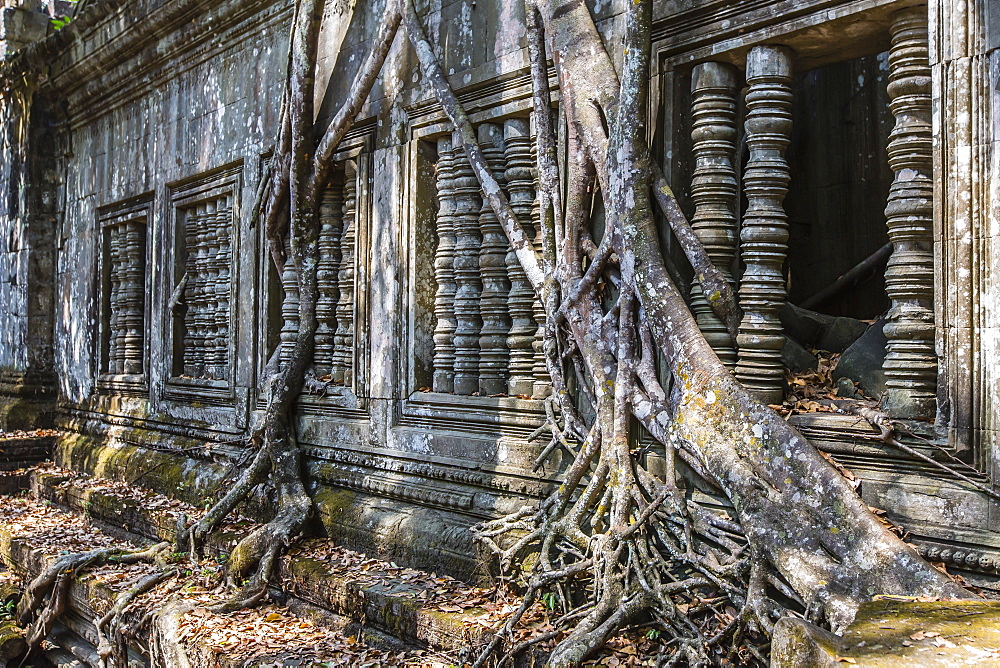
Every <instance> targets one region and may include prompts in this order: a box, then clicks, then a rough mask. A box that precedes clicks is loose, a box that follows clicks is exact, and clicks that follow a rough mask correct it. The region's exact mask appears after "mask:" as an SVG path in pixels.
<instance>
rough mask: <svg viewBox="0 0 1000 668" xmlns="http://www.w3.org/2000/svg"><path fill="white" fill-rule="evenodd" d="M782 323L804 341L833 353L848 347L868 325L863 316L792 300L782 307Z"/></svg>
mask: <svg viewBox="0 0 1000 668" xmlns="http://www.w3.org/2000/svg"><path fill="white" fill-rule="evenodd" d="M781 324H782V325H783V326H784V327H785V331H786V332H787V333H788V335H789V336H791V337H792V338H794V339H795V340H796V341H799V342H800V343H802V344H803V345H806V346H810V347H812V348H816V349H818V350H826V351H829V352H832V353H839V352H842V351H843V350H845V349H846V348H847V347H848V346H850V345H851V344H852V343H854V342H855V341H857V340H858V338H860V337H861V335H862V334H864V333H865V330H866V329H867V327H868V325H867V324H866V323H865V322H862V321H861V320H855V319H854V318H845V317H841V316H832V315H826V314H824V313H817V312H816V311H810V310H809V309H804V308H799V307H798V306H795V305H794V304H790V303H789V304H785V306H784V308H783V309H782V310H781Z"/></svg>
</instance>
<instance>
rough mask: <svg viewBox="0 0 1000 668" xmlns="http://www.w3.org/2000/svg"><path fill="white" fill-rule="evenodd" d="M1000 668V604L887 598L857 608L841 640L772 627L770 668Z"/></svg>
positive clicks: (793, 622) (804, 626) (801, 626)
mask: <svg viewBox="0 0 1000 668" xmlns="http://www.w3.org/2000/svg"><path fill="white" fill-rule="evenodd" d="M848 665H850V666H859V667H860V666H864V667H866V668H900V667H901V666H919V667H921V668H924V667H926V668H952V667H954V666H1000V601H986V600H981V601H968V600H962V601H957V600H951V601H921V600H912V599H903V598H893V597H886V598H881V599H878V600H875V601H870V602H868V603H865V604H864V605H862V606H861V609H860V610H859V611H858V615H857V617H856V618H855V620H854V622H853V623H852V624H851V625H850V626H848V627H847V629H846V630H845V631H844V634H843V635H841V636H837V635H834V634H832V633H830V632H829V631H825V630H823V629H821V628H819V627H818V626H815V625H814V624H811V623H809V622H807V621H805V620H802V619H798V618H793V617H785V618H783V619H781V620H779V621H778V623H777V624H776V625H775V628H774V637H773V639H772V644H771V667H772V668H820V667H824V666H831V667H834V666H835V667H843V666H848Z"/></svg>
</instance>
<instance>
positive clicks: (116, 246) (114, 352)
mask: <svg viewBox="0 0 1000 668" xmlns="http://www.w3.org/2000/svg"><path fill="white" fill-rule="evenodd" d="M123 225H124V224H123V223H116V224H114V225H113V226H111V227H110V228H109V230H108V236H109V241H110V246H109V248H108V255H109V257H108V265H109V266H108V273H109V276H110V279H111V294H110V298H109V299H110V309H109V310H110V314H109V315H110V317H109V321H108V372H109V373H113V374H118V373H124V366H125V359H124V353H125V346H124V327H122V323H123V321H124V319H125V318H124V314H123V313H122V310H123V308H122V307H123V299H122V273H123V267H124V259H123V257H122V251H123V247H122V246H123V243H122V237H123V236H124V235H123V234H122V226H123Z"/></svg>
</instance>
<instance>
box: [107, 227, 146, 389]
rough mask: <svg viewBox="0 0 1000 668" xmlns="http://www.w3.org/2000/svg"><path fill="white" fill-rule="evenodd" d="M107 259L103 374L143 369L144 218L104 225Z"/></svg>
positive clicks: (133, 371)
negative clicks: (106, 309)
mask: <svg viewBox="0 0 1000 668" xmlns="http://www.w3.org/2000/svg"><path fill="white" fill-rule="evenodd" d="M104 235H105V237H104V243H105V244H106V245H105V253H106V255H105V257H106V258H107V265H108V266H107V279H106V280H107V281H108V285H107V288H106V290H107V294H108V322H107V333H106V341H107V358H106V360H107V362H106V366H105V369H104V371H105V373H109V374H116V375H118V374H130V375H131V374H141V373H142V372H143V359H142V357H143V339H144V333H145V327H144V311H145V304H146V290H145V278H146V220H145V219H144V218H136V219H133V220H126V221H121V222H116V223H112V224H110V225H108V226H106V227H105V228H104Z"/></svg>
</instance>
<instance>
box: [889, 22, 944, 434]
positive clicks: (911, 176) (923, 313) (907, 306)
mask: <svg viewBox="0 0 1000 668" xmlns="http://www.w3.org/2000/svg"><path fill="white" fill-rule="evenodd" d="M891 31H892V48H891V49H890V50H889V97H890V99H891V102H890V103H889V107H890V109H891V110H892V113H893V116H895V117H896V126H895V127H894V128H893V130H892V133H891V134H890V135H889V137H890V139H889V147H888V153H889V166H890V167H891V168H892V170H893V171H894V172H895V173H896V178H895V180H894V181H893V183H892V186H891V187H890V190H889V202H888V205H887V206H886V210H885V215H886V218H887V221H888V225H889V239H890V240H891V241H892V243H893V252H892V256H891V257H890V258H889V266H888V268H887V269H886V272H885V283H886V292H887V293H888V294H889V298H890V299H891V300H892V307H891V308H890V309H889V315H888V318H887V319H888V322H887V323H886V325H885V335H886V338H887V339H888V344H887V346H886V358H885V363H884V365H883V368H884V369H885V375H886V393H885V396H884V397H883V399H882V407H883V409H884V410H886V412H888V413H890V414H891V415H894V416H896V417H910V418H915V417H933V416H934V412H935V408H936V390H937V355H936V354H935V351H934V303H933V302H934V247H933V243H934V235H933V230H934V218H933V191H934V183H933V177H932V169H933V146H932V138H931V70H930V64H929V61H928V52H927V10H926V8H925V7H910V8H907V9H903V10H900V11H899V12H897V13H896V14H894V15H893V22H892V26H891Z"/></svg>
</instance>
